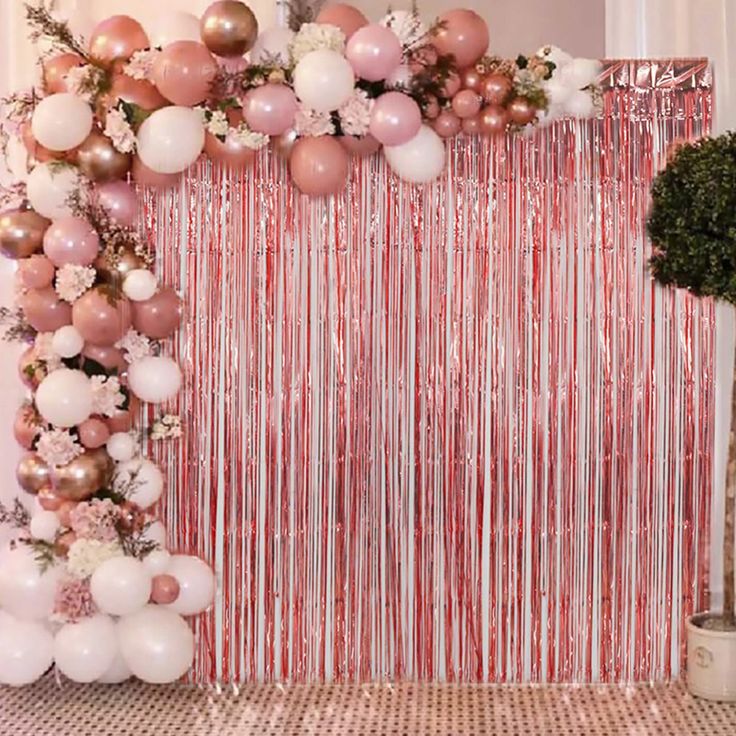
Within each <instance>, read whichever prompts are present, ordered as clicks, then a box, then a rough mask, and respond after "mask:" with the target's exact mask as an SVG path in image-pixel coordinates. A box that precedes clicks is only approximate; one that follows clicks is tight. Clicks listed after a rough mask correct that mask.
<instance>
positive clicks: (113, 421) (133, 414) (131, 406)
mask: <svg viewBox="0 0 736 736" xmlns="http://www.w3.org/2000/svg"><path fill="white" fill-rule="evenodd" d="M140 410H141V402H140V400H139V399H138V398H137V397H136V396H134V395H133V394H131V395H130V398H129V400H128V408H127V409H118V411H116V412H115V413H114V414H113V415H112V416H111V417H107V418H106V419H105V424H107V428H108V429H109V430H110V434H116V433H117V432H129V431H130V429H131V428H132V426H133V425H134V424H135V422H136V418H137V416H138V414H139V413H140Z"/></svg>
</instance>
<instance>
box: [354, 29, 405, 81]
mask: <svg viewBox="0 0 736 736" xmlns="http://www.w3.org/2000/svg"><path fill="white" fill-rule="evenodd" d="M345 56H346V57H347V59H348V61H349V62H350V64H351V65H352V67H353V70H354V71H355V74H356V75H357V76H358V77H360V78H361V79H367V80H368V81H369V82H378V81H380V80H382V79H386V78H387V77H388V76H389V75H390V74H391V73H392V72H393V71H394V70H395V69H396V68H397V67H398V66H399V64H401V59H402V56H403V52H402V49H401V41H399V37H398V36H397V35H396V34H395V33H394V32H393V31H392V30H391V29H390V28H386V27H385V26H382V25H379V24H378V23H371V24H370V25H367V26H363V27H362V28H359V29H358V30H357V31H356V32H355V33H354V34H353V35H352V36H351V38H350V40H349V41H348V45H347V49H346V52H345Z"/></svg>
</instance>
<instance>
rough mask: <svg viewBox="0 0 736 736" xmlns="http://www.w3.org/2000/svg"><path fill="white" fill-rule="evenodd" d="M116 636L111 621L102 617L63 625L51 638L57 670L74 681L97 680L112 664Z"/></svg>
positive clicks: (107, 617)
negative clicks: (52, 638)
mask: <svg viewBox="0 0 736 736" xmlns="http://www.w3.org/2000/svg"><path fill="white" fill-rule="evenodd" d="M115 634H116V631H115V624H114V623H113V620H112V619H111V618H110V617H109V616H103V615H101V614H97V615H96V616H92V617H90V618H85V619H82V620H81V621H79V622H78V623H74V624H65V625H64V626H62V627H61V629H59V631H58V632H57V634H56V638H55V639H54V660H55V661H56V666H57V668H58V669H59V671H60V672H61V673H62V674H64V675H66V676H67V677H68V678H69V679H70V680H73V681H74V682H94V681H95V680H99V678H100V677H102V676H103V675H104V674H105V673H106V672H107V671H108V670H109V669H110V667H111V666H112V664H113V662H114V661H115V655H116V653H117V650H118V645H117V637H116V635H115Z"/></svg>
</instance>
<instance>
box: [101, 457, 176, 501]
mask: <svg viewBox="0 0 736 736" xmlns="http://www.w3.org/2000/svg"><path fill="white" fill-rule="evenodd" d="M112 487H113V490H115V491H117V492H118V493H121V494H123V495H124V496H125V497H126V498H127V499H128V501H132V502H133V503H135V504H137V505H138V506H140V508H142V509H147V508H148V507H149V506H153V504H155V503H156V501H158V500H159V498H161V494H162V493H163V490H164V476H163V474H162V473H161V470H160V469H159V467H158V465H156V464H155V463H152V462H151V461H150V460H147V459H146V458H142V457H141V458H136V459H134V460H127V461H126V462H124V463H120V465H118V466H117V468H115V477H114V478H113V480H112Z"/></svg>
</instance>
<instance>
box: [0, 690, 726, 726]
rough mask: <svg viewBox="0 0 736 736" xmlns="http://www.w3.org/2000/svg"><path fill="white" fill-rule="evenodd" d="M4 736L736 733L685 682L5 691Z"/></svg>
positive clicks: (0, 706)
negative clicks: (590, 684)
mask: <svg viewBox="0 0 736 736" xmlns="http://www.w3.org/2000/svg"><path fill="white" fill-rule="evenodd" d="M0 734H2V736H31V735H33V736H203V735H204V734H207V735H208V736H209V734H213V736H214V735H217V736H248V735H249V734H257V736H297V735H298V736H302V735H303V734H318V735H319V736H336V735H338V734H339V735H340V736H343V735H344V736H351V735H353V736H356V735H358V734H373V735H376V736H379V735H380V736H445V735H448V736H449V735H452V736H459V735H461V734H462V735H465V734H473V735H480V734H494V735H497V736H504V735H511V734H519V735H522V736H532V735H533V734H542V735H544V736H562V735H563V734H564V735H565V736H571V735H576V734H580V735H581V736H583V735H584V736H594V735H596V734H607V735H611V736H613V735H614V734H627V735H630V736H644V735H645V734H656V735H657V736H671V735H673V734H689V735H692V736H719V735H720V734H724V735H728V736H734V735H735V734H736V705H718V704H711V703H707V702H705V701H701V700H697V699H695V698H692V697H691V696H690V695H688V694H687V692H686V691H685V690H684V688H683V687H682V686H681V685H657V686H654V687H647V686H637V687H630V686H628V687H627V686H605V687H604V686H600V687H598V686H585V687H559V686H555V687H524V686H486V685H465V686H453V685H420V684H401V685H386V684H384V685H363V686H349V685H346V686H340V685H311V686H305V685H291V686H279V685H248V686H244V687H241V688H240V689H239V690H238V689H233V688H232V687H228V688H226V689H222V690H221V691H220V692H218V691H217V690H216V689H214V688H194V687H187V686H169V687H151V686H146V685H143V684H141V683H135V682H131V683H128V684H125V685H122V686H108V687H102V686H81V685H72V684H70V683H67V682H64V683H61V684H58V683H57V682H56V681H55V680H54V679H53V678H47V679H46V680H44V681H43V682H41V683H39V684H37V685H36V686H34V687H31V688H26V689H22V690H12V689H8V688H2V689H0Z"/></svg>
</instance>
